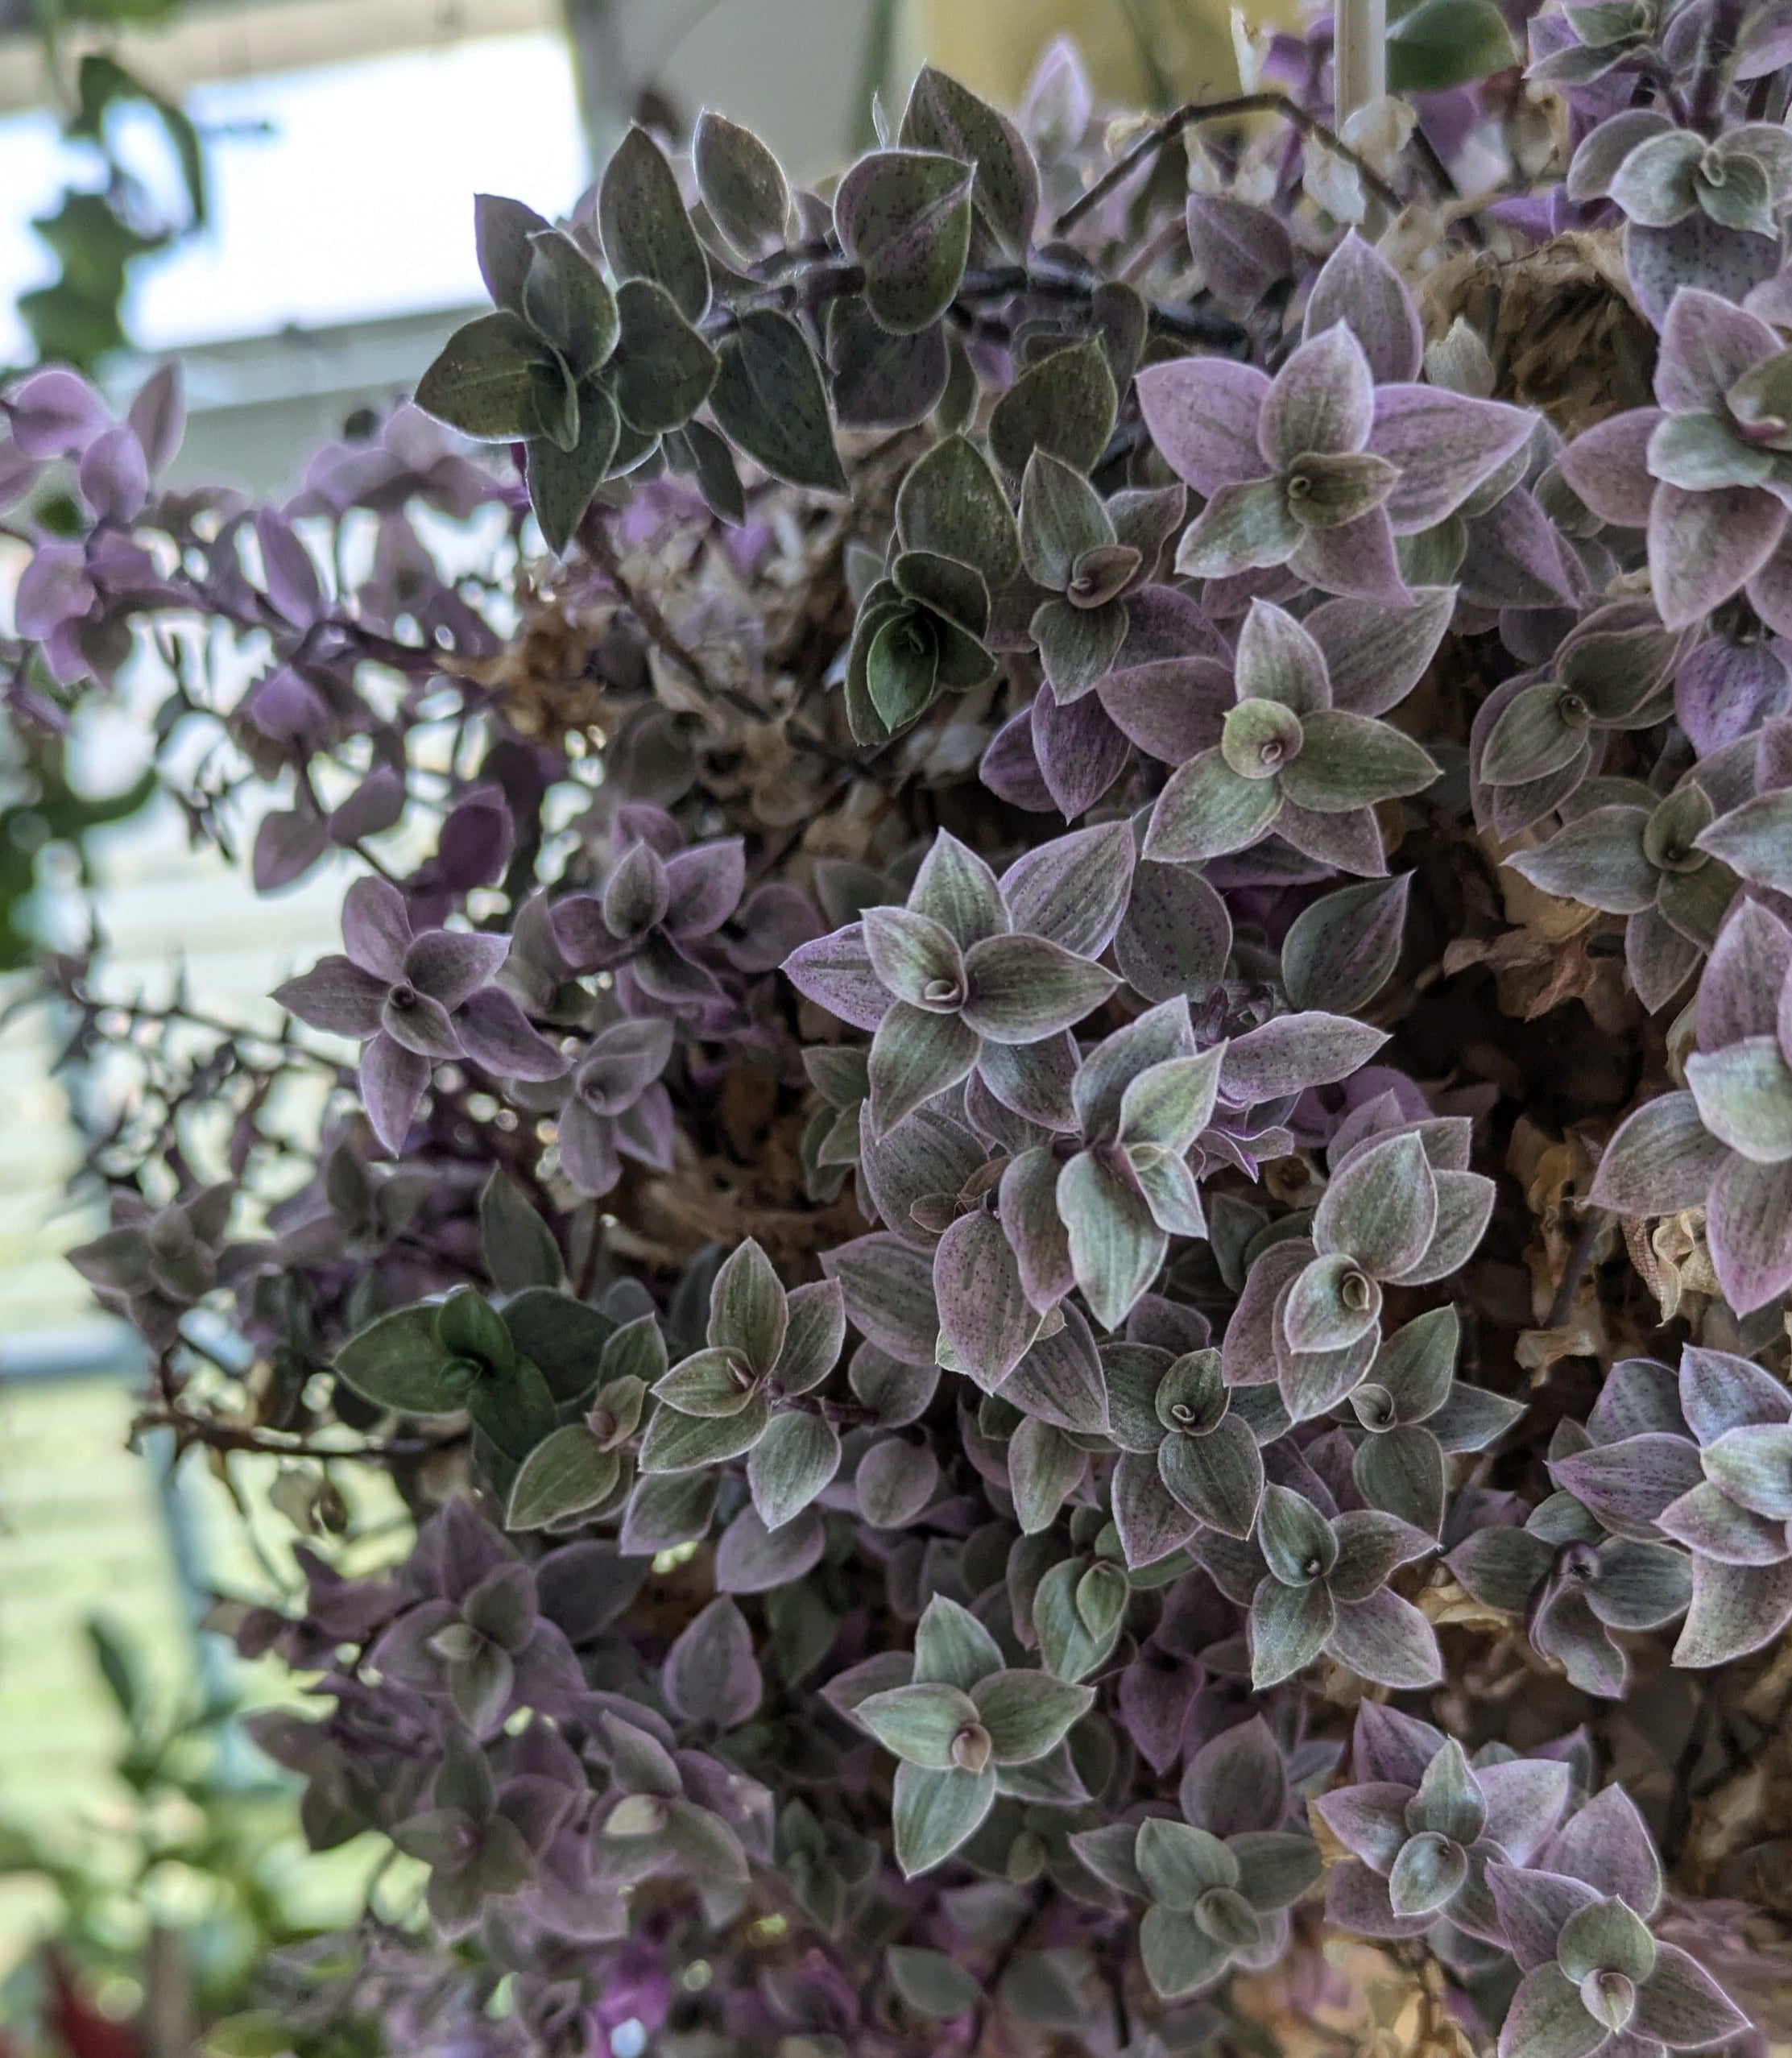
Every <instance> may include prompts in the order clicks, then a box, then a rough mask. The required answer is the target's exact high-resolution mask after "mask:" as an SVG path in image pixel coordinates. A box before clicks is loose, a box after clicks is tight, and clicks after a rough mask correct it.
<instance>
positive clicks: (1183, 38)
mask: <svg viewBox="0 0 1792 2058" xmlns="http://www.w3.org/2000/svg"><path fill="white" fill-rule="evenodd" d="M911 7H912V12H913V30H914V32H915V34H916V35H917V39H918V40H919V43H920V44H921V49H922V51H923V52H925V56H927V58H928V59H929V61H930V62H931V63H933V64H937V65H938V66H939V67H940V68H941V69H942V71H947V72H951V73H952V74H953V76H954V77H956V78H960V79H962V80H963V81H964V82H965V84H966V85H969V86H972V87H975V89H976V90H977V91H978V92H979V93H984V94H986V95H987V96H988V97H990V98H991V99H993V100H995V101H997V102H998V103H999V104H1002V105H1005V106H1012V105H1013V104H1014V102H1015V101H1016V100H1017V99H1018V98H1019V97H1020V93H1021V92H1022V90H1023V89H1024V87H1025V85H1026V83H1027V80H1028V77H1029V76H1030V74H1031V72H1032V71H1033V65H1034V63H1035V62H1036V61H1037V58H1038V56H1039V53H1040V52H1041V50H1043V49H1044V48H1045V46H1046V44H1047V43H1049V42H1050V41H1051V40H1052V39H1053V37H1054V36H1057V35H1070V36H1072V37H1074V39H1075V40H1076V43H1077V46H1078V48H1079V49H1080V50H1081V51H1082V55H1083V58H1084V60H1085V61H1086V63H1087V64H1088V66H1089V68H1090V71H1091V73H1092V75H1093V76H1094V78H1095V85H1096V89H1097V91H1098V93H1099V95H1100V97H1101V98H1102V99H1103V101H1107V103H1108V104H1110V105H1112V106H1140V105H1148V104H1150V103H1151V102H1152V101H1154V100H1155V99H1156V98H1157V97H1158V91H1159V88H1158V84H1157V79H1156V78H1154V77H1153V70H1154V69H1155V72H1156V73H1157V74H1158V75H1159V77H1161V79H1162V80H1164V81H1167V82H1168V84H1169V86H1170V87H1171V89H1172V90H1173V95H1174V97H1177V98H1179V99H1180V98H1201V97H1209V96H1213V95H1218V94H1221V93H1235V92H1236V91H1237V89H1238V71H1237V67H1236V65H1235V63H1234V61H1233V58H1232V45H1231V31H1230V27H1229V25H1228V9H1227V0H911ZM1244 12H1245V14H1246V15H1247V17H1248V19H1250V20H1252V22H1277V23H1282V22H1287V21H1289V20H1292V19H1295V17H1296V14H1297V7H1296V6H1295V5H1294V0H1248V4H1247V5H1246V6H1245V9H1244ZM1146 48H1148V51H1149V59H1147V57H1146V56H1145V55H1144V51H1145V49H1146Z"/></svg>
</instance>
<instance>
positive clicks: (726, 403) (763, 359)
mask: <svg viewBox="0 0 1792 2058" xmlns="http://www.w3.org/2000/svg"><path fill="white" fill-rule="evenodd" d="M720 358H721V362H720V364H719V366H718V370H717V373H716V381H715V385H714V388H713V389H712V390H711V391H710V411H711V412H712V413H713V414H714V416H715V418H716V422H717V425H718V427H719V428H720V429H721V430H722V433H723V434H724V435H725V436H726V437H727V438H728V440H729V441H730V443H732V444H733V445H735V448H736V449H740V450H743V451H744V452H745V453H747V456H748V457H749V458H752V459H753V460H754V461H755V463H758V464H760V465H763V466H764V467H765V469H766V470H768V472H770V473H771V474H772V476H773V477H774V478H781V479H783V480H784V482H786V483H787V484H788V485H791V486H808V487H815V488H816V489H817V491H821V492H824V493H844V492H845V491H846V474H845V472H844V471H842V470H841V468H840V458H839V454H838V452H837V451H836V450H835V449H834V424H833V421H832V420H831V419H830V416H829V414H828V402H827V391H826V387H824V386H823V385H822V368H821V366H819V365H818V364H817V362H816V361H815V353H814V352H813V350H811V349H810V348H809V339H808V337H805V335H804V333H803V332H802V331H801V329H799V328H798V327H797V325H796V323H795V322H793V321H792V320H791V319H790V317H789V316H788V315H786V314H779V313H776V311H775V310H773V309H771V308H754V309H752V310H751V311H750V312H749V313H746V314H743V315H742V316H741V317H740V319H739V323H738V324H737V325H736V327H735V332H734V333H733V334H732V335H731V336H730V337H728V338H727V339H726V341H725V342H723V344H722V348H721V352H720Z"/></svg>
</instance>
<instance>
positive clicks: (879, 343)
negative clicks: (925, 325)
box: [827, 295, 951, 429]
mask: <svg viewBox="0 0 1792 2058" xmlns="http://www.w3.org/2000/svg"><path fill="white" fill-rule="evenodd" d="M827 361H828V370H829V371H830V373H831V374H832V375H833V390H834V412H835V413H836V414H837V415H838V416H839V418H840V421H841V424H842V427H844V428H848V429H908V428H912V427H913V425H914V424H916V423H917V422H919V421H922V420H925V418H926V416H928V415H929V413H930V412H932V411H933V408H935V407H936V406H937V404H938V403H939V400H940V396H941V395H942V394H943V393H944V392H945V391H946V375H947V373H948V371H949V369H950V363H951V358H950V352H949V351H948V350H947V347H946V333H945V330H944V328H943V327H942V325H941V324H940V323H938V322H935V323H934V324H933V326H932V327H931V328H930V329H920V330H917V332H916V333H914V334H913V335H899V334H897V333H896V332H895V331H894V330H893V329H886V328H885V327H884V325H883V324H882V323H881V322H880V321H878V319H877V318H876V317H875V315H874V314H873V313H871V309H870V308H868V307H867V305H866V304H865V302H864V301H863V300H862V299H860V298H859V297H858V296H855V295H848V296H843V297H842V298H841V299H839V300H834V301H833V302H831V303H830V305H829V308H828V319H827Z"/></svg>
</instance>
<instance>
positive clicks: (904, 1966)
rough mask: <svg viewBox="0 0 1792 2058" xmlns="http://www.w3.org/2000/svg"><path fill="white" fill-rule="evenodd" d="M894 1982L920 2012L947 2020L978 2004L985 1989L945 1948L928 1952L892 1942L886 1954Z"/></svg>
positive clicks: (906, 2001) (907, 2001)
mask: <svg viewBox="0 0 1792 2058" xmlns="http://www.w3.org/2000/svg"><path fill="white" fill-rule="evenodd" d="M884 1969H885V1970H886V1971H887V1972H888V1973H889V1975H890V1984H891V1985H892V1986H893V1987H894V1988H895V1989H896V1992H897V1993H898V1994H900V1995H901V1997H902V1998H903V2001H904V2003H905V2004H906V2005H907V2006H909V2007H911V2008H913V2010H914V2011H915V2013H916V2014H917V2015H929V2016H932V2017H933V2019H935V2020H936V2021H944V2020H946V2019H947V2018H948V2017H950V2016H953V2015H962V2014H963V2013H964V2011H965V2010H966V2008H971V2007H975V2006H976V2004H977V2002H978V1999H979V1997H980V1996H981V1994H982V1993H983V1989H982V1988H981V1987H980V1986H979V1985H978V1984H977V1982H976V1981H975V1979H973V1978H972V1977H971V1976H970V1973H968V1972H966V1970H965V1969H964V1967H963V1966H962V1965H960V1964H959V1963H958V1961H957V1960H956V1959H955V1958H950V1957H947V1956H946V1952H943V1951H924V1950H921V1949H920V1948H917V1947H916V1946H914V1945H911V1944H892V1945H891V1946H890V1948H888V1950H887V1951H886V1952H884Z"/></svg>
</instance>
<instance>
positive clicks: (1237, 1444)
mask: <svg viewBox="0 0 1792 2058" xmlns="http://www.w3.org/2000/svg"><path fill="white" fill-rule="evenodd" d="M1157 1475H1158V1477H1159V1478H1160V1479H1161V1480H1162V1481H1163V1482H1164V1484H1165V1486H1166V1487H1167V1488H1168V1489H1169V1491H1170V1493H1172V1494H1173V1496H1174V1497H1175V1498H1176V1499H1177V1501H1179V1502H1180V1503H1181V1504H1182V1506H1183V1507H1185V1508H1186V1509H1188V1511H1189V1513H1190V1514H1192V1515H1198V1516H1199V1517H1200V1518H1201V1519H1202V1522H1206V1523H1207V1524H1208V1525H1209V1526H1211V1527H1212V1528H1214V1529H1216V1530H1219V1531H1220V1532H1221V1534H1223V1535H1226V1536H1235V1537H1239V1538H1244V1537H1248V1535H1249V1534H1251V1528H1252V1523H1253V1522H1255V1521H1256V1513H1257V1505H1258V1502H1259V1501H1260V1499H1261V1498H1262V1494H1263V1459H1262V1456H1261V1455H1260V1452H1259V1451H1258V1449H1257V1440H1256V1437H1254V1436H1253V1435H1252V1434H1251V1431H1250V1429H1249V1427H1248V1426H1247V1425H1246V1423H1245V1422H1244V1418H1242V1417H1241V1416H1239V1415H1227V1417H1226V1418H1224V1419H1223V1421H1221V1422H1219V1423H1218V1424H1217V1425H1216V1426H1215V1427H1214V1428H1213V1429H1212V1430H1211V1431H1208V1432H1207V1433H1206V1435H1202V1436H1182V1435H1177V1436H1166V1437H1165V1439H1164V1440H1163V1442H1162V1443H1161V1444H1160V1445H1159V1446H1158V1447H1157Z"/></svg>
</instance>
